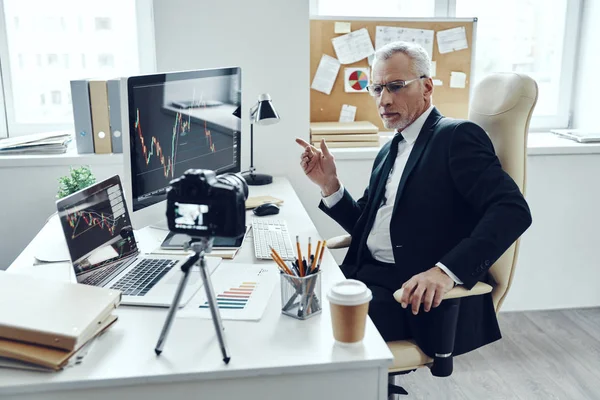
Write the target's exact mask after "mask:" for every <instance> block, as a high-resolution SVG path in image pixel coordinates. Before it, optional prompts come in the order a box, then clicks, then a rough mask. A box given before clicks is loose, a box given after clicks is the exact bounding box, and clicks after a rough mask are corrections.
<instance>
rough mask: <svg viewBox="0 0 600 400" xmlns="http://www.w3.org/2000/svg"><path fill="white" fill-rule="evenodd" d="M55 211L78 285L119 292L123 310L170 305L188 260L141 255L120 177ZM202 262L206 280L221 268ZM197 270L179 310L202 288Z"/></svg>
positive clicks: (67, 199)
mask: <svg viewBox="0 0 600 400" xmlns="http://www.w3.org/2000/svg"><path fill="white" fill-rule="evenodd" d="M56 207H57V209H58V215H59V218H60V223H61V225H62V229H63V232H64V234H65V240H66V242H67V247H68V249H69V254H70V257H71V262H72V264H73V269H74V270H75V276H76V278H77V282H78V283H82V284H86V285H93V286H100V287H106V288H111V289H117V290H120V291H122V292H123V297H122V301H121V304H124V305H137V306H154V307H169V306H170V305H171V303H172V302H173V298H174V296H175V291H176V290H177V286H178V284H179V281H180V279H181V277H182V276H183V272H181V264H183V262H185V260H186V259H187V257H185V256H159V255H147V254H141V253H140V250H139V249H138V246H137V243H136V240H135V234H134V232H133V229H132V226H131V219H130V218H129V212H128V210H127V207H126V205H125V199H124V198H123V188H122V186H121V180H120V178H119V176H118V175H115V176H113V177H112V178H109V179H107V180H105V181H102V182H100V183H97V184H95V185H93V186H90V187H88V188H86V189H83V190H80V191H78V192H76V193H73V194H71V195H69V196H67V197H65V198H62V199H60V200H58V201H57V202H56ZM205 260H206V262H207V266H208V270H209V271H208V272H209V273H210V274H212V273H213V272H214V271H215V270H216V268H217V267H218V265H219V263H220V262H221V259H220V258H214V257H207V258H205ZM198 268H199V267H197V266H194V267H193V269H192V271H190V276H189V278H188V283H187V285H186V288H185V291H184V293H183V296H182V298H181V301H180V303H179V306H180V307H182V306H184V305H185V304H186V303H187V302H188V301H189V300H190V299H191V298H192V296H194V294H195V293H196V292H197V291H198V289H200V288H201V287H202V279H201V277H200V273H199V271H198ZM194 272H195V273H194Z"/></svg>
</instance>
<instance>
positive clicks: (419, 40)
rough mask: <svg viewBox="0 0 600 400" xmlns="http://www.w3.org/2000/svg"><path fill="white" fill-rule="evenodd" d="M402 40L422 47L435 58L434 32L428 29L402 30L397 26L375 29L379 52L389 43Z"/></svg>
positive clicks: (376, 44) (376, 45)
mask: <svg viewBox="0 0 600 400" xmlns="http://www.w3.org/2000/svg"><path fill="white" fill-rule="evenodd" d="M398 40H401V41H403V42H411V43H416V44H419V45H421V47H423V48H424V49H425V51H427V54H429V57H432V56H433V31H432V30H428V29H412V28H400V27H396V26H377V27H375V48H376V49H377V50H379V49H380V48H382V47H383V46H385V45H386V44H388V43H392V42H396V41H398Z"/></svg>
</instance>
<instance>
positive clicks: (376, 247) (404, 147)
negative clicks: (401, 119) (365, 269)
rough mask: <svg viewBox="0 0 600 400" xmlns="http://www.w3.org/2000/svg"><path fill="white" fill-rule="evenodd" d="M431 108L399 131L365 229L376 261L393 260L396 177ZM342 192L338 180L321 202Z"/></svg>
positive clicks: (331, 202)
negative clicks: (393, 157)
mask: <svg viewBox="0 0 600 400" xmlns="http://www.w3.org/2000/svg"><path fill="white" fill-rule="evenodd" d="M431 110H433V105H431V106H430V107H429V108H428V109H427V111H425V112H424V113H423V114H421V115H420V116H419V118H417V119H416V120H415V122H413V123H412V124H410V125H409V126H407V127H406V128H405V129H404V130H403V131H402V136H403V137H404V140H402V141H401V142H400V143H398V155H397V156H396V160H395V161H394V166H393V167H392V170H391V171H390V175H389V176H388V179H387V182H386V184H385V194H384V202H382V204H381V206H380V207H379V209H378V210H377V215H376V216H375V222H374V223H373V227H372V228H371V232H369V237H368V238H367V247H368V248H369V251H370V252H371V255H372V256H373V258H374V259H376V260H377V261H381V262H384V263H389V264H393V263H394V262H395V260H394V252H393V249H392V238H391V235H390V222H391V220H392V211H393V210H394V203H395V202H396V192H397V191H398V186H399V185H400V178H402V172H403V171H404V168H405V167H406V162H407V161H408V157H409V156H410V152H411V151H412V149H413V147H414V144H415V141H416V140H417V136H419V132H421V129H422V128H423V125H424V124H425V121H426V120H427V117H429V114H431ZM343 196H344V187H343V185H341V184H340V188H339V190H338V191H337V192H335V193H333V194H332V195H330V196H327V197H323V203H324V204H325V205H326V206H327V207H328V208H331V207H333V206H334V205H336V204H337V203H338V202H339V201H340V200H341V199H342V197H343ZM436 265H437V266H438V267H439V268H440V269H441V270H442V271H444V272H445V273H446V274H447V275H448V276H449V277H450V278H452V280H454V282H456V283H457V284H459V285H460V284H462V281H461V280H460V279H458V277H457V276H456V275H454V274H453V273H452V271H450V270H449V269H448V268H447V267H446V266H445V265H444V264H442V263H440V262H438V263H437V264H436Z"/></svg>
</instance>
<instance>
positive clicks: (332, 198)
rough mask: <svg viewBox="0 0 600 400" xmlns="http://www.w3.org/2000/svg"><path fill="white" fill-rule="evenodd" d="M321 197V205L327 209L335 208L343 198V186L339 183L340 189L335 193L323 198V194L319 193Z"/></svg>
mask: <svg viewBox="0 0 600 400" xmlns="http://www.w3.org/2000/svg"><path fill="white" fill-rule="evenodd" d="M321 197H322V200H323V204H325V206H327V208H331V207H333V206H335V205H336V204H337V203H338V202H339V201H340V200H341V199H342V197H344V185H342V184H341V183H340V188H339V189H338V190H337V192H335V193H333V194H331V195H329V196H327V197H325V196H323V192H321Z"/></svg>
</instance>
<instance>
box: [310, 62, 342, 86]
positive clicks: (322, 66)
mask: <svg viewBox="0 0 600 400" xmlns="http://www.w3.org/2000/svg"><path fill="white" fill-rule="evenodd" d="M339 70H340V62H339V61H338V60H336V59H335V58H333V57H331V56H328V55H327V54H323V57H321V61H320V62H319V67H318V68H317V72H316V73H315V77H314V78H313V82H312V85H311V88H312V89H315V90H318V91H319V92H323V93H325V94H331V89H332V88H333V84H334V83H335V79H336V78H337V74H338V72H339Z"/></svg>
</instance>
